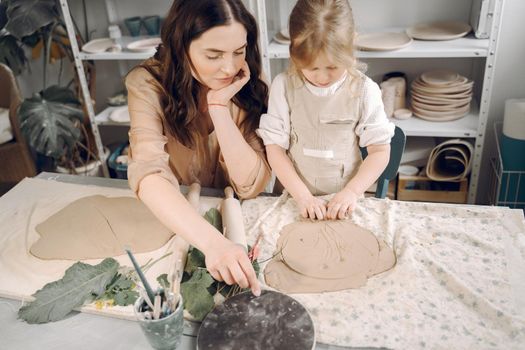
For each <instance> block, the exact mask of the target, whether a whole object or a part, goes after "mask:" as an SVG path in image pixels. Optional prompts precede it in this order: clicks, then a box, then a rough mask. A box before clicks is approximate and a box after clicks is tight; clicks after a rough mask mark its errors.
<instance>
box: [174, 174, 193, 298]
mask: <svg viewBox="0 0 525 350" xmlns="http://www.w3.org/2000/svg"><path fill="white" fill-rule="evenodd" d="M200 193H201V186H200V185H199V184H198V183H193V184H191V186H190V187H189V189H188V194H187V195H186V199H187V200H188V202H190V204H191V205H192V206H193V207H194V208H195V210H197V211H199V197H200ZM189 248H190V245H189V244H188V242H186V240H185V239H184V238H182V237H181V236H180V235H176V236H175V238H174V240H173V250H172V251H173V254H172V258H171V261H170V272H169V274H168V277H169V278H170V283H171V290H172V292H173V293H174V294H175V295H178V293H180V282H181V279H182V272H183V271H184V266H185V265H186V258H187V256H188V250H189Z"/></svg>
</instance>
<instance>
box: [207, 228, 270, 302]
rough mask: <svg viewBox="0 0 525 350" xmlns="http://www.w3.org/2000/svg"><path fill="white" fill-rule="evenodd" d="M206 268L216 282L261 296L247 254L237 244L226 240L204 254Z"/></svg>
mask: <svg viewBox="0 0 525 350" xmlns="http://www.w3.org/2000/svg"><path fill="white" fill-rule="evenodd" d="M204 255H205V257H206V268H207V269H208V271H209V272H210V274H211V275H212V277H213V278H215V279H216V280H217V281H224V282H226V283H227V284H229V285H232V284H238V285H239V286H240V287H242V288H250V289H251V290H252V293H253V295H255V296H259V295H260V294H261V287H260V285H259V281H258V280H257V276H256V275H255V270H254V269H253V266H252V263H251V262H250V260H249V259H248V254H247V253H246V251H245V250H244V249H243V247H241V246H240V245H239V244H235V243H233V242H231V241H229V240H227V239H226V238H222V239H221V240H220V243H219V244H217V245H214V246H213V247H211V248H210V250H209V251H206V252H204Z"/></svg>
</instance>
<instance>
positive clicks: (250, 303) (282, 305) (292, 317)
mask: <svg viewBox="0 0 525 350" xmlns="http://www.w3.org/2000/svg"><path fill="white" fill-rule="evenodd" d="M314 347H315V328H314V324H313V321H312V318H311V317H310V314H309V313H308V311H307V310H306V309H305V308H304V306H303V305H301V304H300V303H299V302H298V301H297V300H295V299H293V298H292V297H289V296H287V295H286V294H282V293H279V292H274V291H269V290H264V291H263V292H262V293H261V296H259V297H255V296H254V295H253V294H252V293H251V292H244V293H240V294H237V295H235V296H233V297H231V298H229V299H227V300H226V301H225V302H224V303H222V304H221V305H219V306H217V307H216V308H215V309H213V311H211V312H210V313H209V314H208V315H207V316H206V318H205V319H204V321H202V325H201V327H200V329H199V334H198V335H197V349H200V350H204V349H214V350H223V349H224V350H226V349H228V350H230V349H250V350H259V349H261V350H262V349H286V350H296V349H297V350H305V349H314Z"/></svg>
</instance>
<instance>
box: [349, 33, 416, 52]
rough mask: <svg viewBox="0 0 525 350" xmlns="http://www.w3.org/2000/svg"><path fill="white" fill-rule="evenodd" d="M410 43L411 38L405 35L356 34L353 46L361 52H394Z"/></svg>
mask: <svg viewBox="0 0 525 350" xmlns="http://www.w3.org/2000/svg"><path fill="white" fill-rule="evenodd" d="M411 42H412V38H410V37H409V36H408V35H406V34H405V33H394V32H380V33H363V34H358V35H357V39H356V42H355V44H356V46H357V48H358V49H359V50H361V51H394V50H399V49H402V48H404V47H407V46H408V45H410V43H411Z"/></svg>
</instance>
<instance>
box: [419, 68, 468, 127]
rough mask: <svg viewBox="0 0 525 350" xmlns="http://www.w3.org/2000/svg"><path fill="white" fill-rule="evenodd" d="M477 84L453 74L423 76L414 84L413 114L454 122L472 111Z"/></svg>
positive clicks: (425, 74) (424, 74) (427, 73)
mask: <svg viewBox="0 0 525 350" xmlns="http://www.w3.org/2000/svg"><path fill="white" fill-rule="evenodd" d="M473 84H474V82H473V81H469V80H468V79H467V78H466V77H464V76H461V75H459V74H458V73H456V72H452V71H444V70H439V71H431V72H426V73H423V74H422V75H421V76H419V77H418V78H417V79H416V80H414V82H413V83H412V93H411V95H412V98H411V104H412V111H413V112H414V115H416V116H418V117H419V118H421V119H425V120H430V121H440V122H441V121H450V120H456V119H459V118H462V117H464V116H465V115H467V114H468V112H469V111H470V101H471V100H472V86H473Z"/></svg>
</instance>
